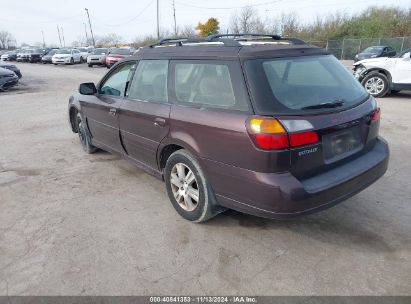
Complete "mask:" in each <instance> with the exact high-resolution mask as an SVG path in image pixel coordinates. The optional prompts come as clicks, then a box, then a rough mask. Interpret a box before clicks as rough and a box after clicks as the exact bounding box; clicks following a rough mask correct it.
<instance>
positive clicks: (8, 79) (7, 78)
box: [0, 67, 19, 91]
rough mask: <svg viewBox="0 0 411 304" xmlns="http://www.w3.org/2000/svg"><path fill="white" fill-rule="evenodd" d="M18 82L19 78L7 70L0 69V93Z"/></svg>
mask: <svg viewBox="0 0 411 304" xmlns="http://www.w3.org/2000/svg"><path fill="white" fill-rule="evenodd" d="M18 82H19V77H17V75H16V74H15V73H14V72H13V71H10V70H8V69H3V68H1V67H0V91H5V90H7V89H9V88H11V87H13V86H15V85H17V84H18Z"/></svg>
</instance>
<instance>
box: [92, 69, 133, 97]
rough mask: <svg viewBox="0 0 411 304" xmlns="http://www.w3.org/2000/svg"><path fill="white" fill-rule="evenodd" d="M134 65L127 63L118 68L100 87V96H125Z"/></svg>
mask: <svg viewBox="0 0 411 304" xmlns="http://www.w3.org/2000/svg"><path fill="white" fill-rule="evenodd" d="M133 65H134V63H126V64H123V65H121V66H119V67H117V68H116V69H115V70H114V71H113V72H112V73H111V74H110V76H108V78H107V79H106V80H105V81H104V82H103V84H102V85H101V86H100V94H102V95H110V96H124V92H125V89H126V84H127V80H128V75H129V73H130V69H131V68H132V66H133Z"/></svg>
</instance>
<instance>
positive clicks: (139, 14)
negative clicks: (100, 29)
mask: <svg viewBox="0 0 411 304" xmlns="http://www.w3.org/2000/svg"><path fill="white" fill-rule="evenodd" d="M155 1H156V0H151V1H150V2H149V3H148V4H147V5H146V6H145V7H144V8H143V9H142V10H141V11H140V12H139V13H138V14H137V15H136V16H134V17H133V18H131V19H130V20H128V21H125V22H122V23H118V24H104V23H102V22H100V24H102V25H105V26H122V25H126V24H129V23H131V22H133V21H134V20H136V19H137V18H138V17H140V16H141V15H142V14H143V13H144V12H145V11H146V10H147V9H148V8H149V7H150V6H151V5H152V4H153V3H154V2H155Z"/></svg>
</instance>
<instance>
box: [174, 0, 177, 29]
mask: <svg viewBox="0 0 411 304" xmlns="http://www.w3.org/2000/svg"><path fill="white" fill-rule="evenodd" d="M173 16H174V36H176V37H177V20H176V2H175V0H173Z"/></svg>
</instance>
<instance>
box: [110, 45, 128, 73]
mask: <svg viewBox="0 0 411 304" xmlns="http://www.w3.org/2000/svg"><path fill="white" fill-rule="evenodd" d="M132 54H133V52H132V50H131V49H129V48H112V49H109V51H108V55H107V57H106V67H107V68H108V69H109V68H111V67H112V66H113V65H114V64H116V63H117V62H118V61H119V60H121V59H123V58H127V57H129V56H131V55H132Z"/></svg>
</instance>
